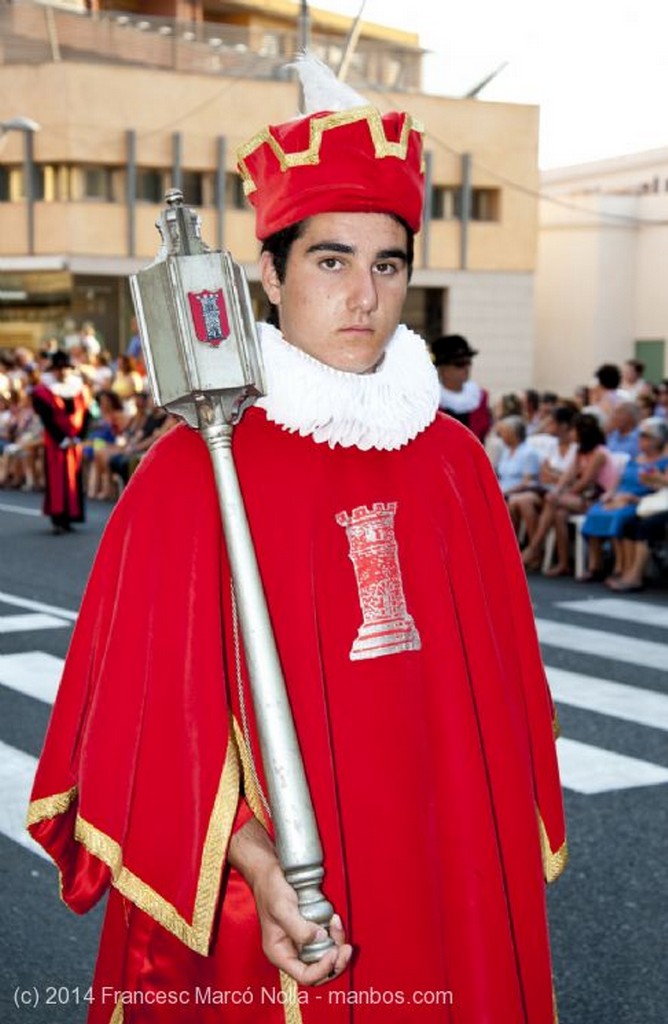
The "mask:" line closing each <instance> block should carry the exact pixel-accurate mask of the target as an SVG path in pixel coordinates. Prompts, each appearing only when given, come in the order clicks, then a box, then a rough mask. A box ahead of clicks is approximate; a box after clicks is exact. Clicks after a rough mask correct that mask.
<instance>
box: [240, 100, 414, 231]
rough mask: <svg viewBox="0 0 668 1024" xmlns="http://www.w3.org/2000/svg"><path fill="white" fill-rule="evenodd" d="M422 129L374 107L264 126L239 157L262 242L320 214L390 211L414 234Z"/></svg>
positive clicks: (410, 120)
mask: <svg viewBox="0 0 668 1024" xmlns="http://www.w3.org/2000/svg"><path fill="white" fill-rule="evenodd" d="M422 137H423V128H422V125H420V124H419V123H418V122H416V121H415V120H414V119H413V118H412V117H411V116H410V114H405V113H399V112H396V111H393V112H392V113H389V114H384V115H382V116H381V114H380V111H378V110H377V109H376V108H375V107H353V108H352V109H349V110H340V111H335V112H331V111H321V112H319V113H316V114H310V115H309V116H308V117H302V118H299V119H297V120H294V121H288V122H286V123H285V124H279V125H269V126H268V127H266V128H263V129H262V131H260V132H258V134H257V135H255V136H254V137H253V138H252V139H251V140H250V142H247V143H246V144H245V145H244V146H242V147H241V148H240V149H239V150H238V152H237V157H238V160H239V165H238V166H239V171H240V172H241V176H242V178H243V182H244V191H245V193H246V195H247V196H248V199H249V201H250V202H251V203H252V205H253V206H254V207H255V211H256V228H255V233H256V235H257V237H258V238H259V239H261V240H264V239H265V238H268V237H269V235H272V234H274V232H276V231H280V230H281V228H286V227H288V226H289V225H290V224H295V223H296V222H297V221H300V220H303V219H304V218H305V217H312V216H313V215H314V214H317V213H333V212H344V213H348V212H358V213H394V214H396V215H398V216H400V217H402V218H403V219H404V220H405V221H406V222H407V224H408V225H409V226H410V227H411V228H412V230H413V231H418V230H419V228H420V221H421V218H422V200H423V193H424V166H423V152H422V143H423V139H422Z"/></svg>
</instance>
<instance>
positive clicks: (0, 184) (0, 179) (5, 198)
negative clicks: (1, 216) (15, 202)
mask: <svg viewBox="0 0 668 1024" xmlns="http://www.w3.org/2000/svg"><path fill="white" fill-rule="evenodd" d="M9 175H10V170H9V167H5V166H4V165H0V203H8V202H9Z"/></svg>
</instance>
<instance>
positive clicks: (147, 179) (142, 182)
mask: <svg viewBox="0 0 668 1024" xmlns="http://www.w3.org/2000/svg"><path fill="white" fill-rule="evenodd" d="M163 196H164V188H163V172H162V171H159V170H156V168H154V167H139V168H138V169H137V199H138V201H139V202H141V203H156V204H157V203H161V202H162V200H163Z"/></svg>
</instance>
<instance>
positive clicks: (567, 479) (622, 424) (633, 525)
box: [485, 360, 668, 593]
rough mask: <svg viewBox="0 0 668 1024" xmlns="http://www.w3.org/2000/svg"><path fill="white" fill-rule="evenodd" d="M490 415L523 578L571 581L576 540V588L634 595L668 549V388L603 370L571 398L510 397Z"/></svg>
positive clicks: (490, 446)
mask: <svg viewBox="0 0 668 1024" xmlns="http://www.w3.org/2000/svg"><path fill="white" fill-rule="evenodd" d="M495 413H496V415H495V418H494V423H493V426H492V430H491V431H490V433H489V435H488V436H487V438H486V441H485V444H486V448H487V451H488V453H489V455H490V458H491V459H492V461H493V463H494V466H495V469H496V473H497V476H498V479H499V483H500V486H501V489H502V491H503V493H504V495H505V497H506V501H507V504H508V510H509V512H510V516H511V519H512V521H513V524H514V526H515V529H516V532H517V536H518V541H519V543H520V547H521V549H522V559H523V562H524V564H525V566H526V568H527V570H528V571H532V570H542V572H543V574H544V575H546V576H568V575H570V574H571V573H572V572H573V557H572V556H573V550H574V544H573V539H574V535H575V534H576V533H579V534H581V536H582V537H584V538H585V541H586V548H587V564H586V565H585V566H584V567H583V568H581V570H580V572H579V574H578V576H577V577H576V578H577V579H578V580H579V581H580V582H583V583H585V582H603V583H604V584H605V585H606V586H607V587H608V588H609V589H610V590H611V591H614V592H622V593H625V592H629V591H636V590H641V589H642V588H643V586H644V585H645V581H646V575H647V572H648V569H649V567H650V564H651V562H652V559H653V556H656V558H657V559H659V558H660V556H661V554H662V552H664V551H665V547H666V542H667V541H668V532H667V531H668V380H664V381H662V382H661V384H660V385H659V386H655V385H652V384H649V383H647V382H646V381H644V380H643V379H642V366H641V365H640V364H638V363H636V362H635V361H634V360H629V362H628V363H627V364H625V366H624V367H623V369H620V368H618V367H617V366H614V365H612V364H605V365H603V366H601V367H600V368H599V369H598V371H597V372H596V375H595V379H594V381H593V382H592V384H591V385H590V386H589V387H587V388H579V389H578V390H577V392H576V393H575V395H574V396H573V397H572V398H560V397H559V396H558V395H556V394H552V393H546V394H543V395H539V394H538V393H537V392H535V391H525V392H523V393H521V394H517V395H516V394H509V395H504V396H502V398H501V399H500V400H499V402H498V403H497V407H496V409H495ZM650 495H655V498H654V499H652V501H651V502H650V501H649V496H650ZM643 499H647V500H646V501H645V500H643ZM664 499H665V500H664ZM652 506H653V507H652ZM553 552H556V557H555V558H554V560H552V553H553Z"/></svg>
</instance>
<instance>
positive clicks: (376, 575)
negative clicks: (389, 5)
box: [336, 501, 422, 661]
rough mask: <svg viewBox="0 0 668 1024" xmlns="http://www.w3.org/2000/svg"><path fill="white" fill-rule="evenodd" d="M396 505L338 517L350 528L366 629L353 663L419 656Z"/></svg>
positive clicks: (354, 650)
mask: <svg viewBox="0 0 668 1024" xmlns="http://www.w3.org/2000/svg"><path fill="white" fill-rule="evenodd" d="M396 511H397V503H396V501H393V502H388V503H387V504H384V503H382V502H376V503H375V504H374V505H373V506H372V507H371V509H368V508H367V507H366V505H360V506H359V508H354V509H353V510H352V512H351V513H350V515H349V514H348V513H347V512H339V513H338V514H337V516H336V521H337V523H338V524H339V526H343V527H345V531H346V534H347V536H348V545H349V548H350V550H349V556H350V560H351V562H352V563H353V567H354V569H355V578H356V580H357V592H358V594H359V599H360V606H361V609H362V625H361V626H360V628H359V630H358V631H357V636H356V637H355V640H354V641H353V645H352V647H351V649H350V659H351V661H361V660H362V659H364V658H380V657H382V656H383V655H385V654H398V653H399V652H400V651H419V650H420V647H421V646H422V644H421V642H420V635H419V633H418V631H417V629H416V627H415V623H414V621H413V618H412V616H411V615H409V614H408V609H407V607H406V598H405V596H404V586H403V581H402V579H401V567H400V565H399V549H398V546H397V541H396V537H395V535H394V516H395V513H396Z"/></svg>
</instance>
